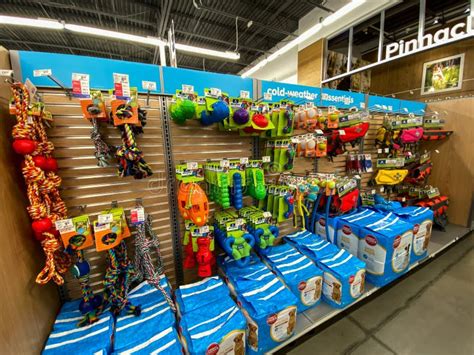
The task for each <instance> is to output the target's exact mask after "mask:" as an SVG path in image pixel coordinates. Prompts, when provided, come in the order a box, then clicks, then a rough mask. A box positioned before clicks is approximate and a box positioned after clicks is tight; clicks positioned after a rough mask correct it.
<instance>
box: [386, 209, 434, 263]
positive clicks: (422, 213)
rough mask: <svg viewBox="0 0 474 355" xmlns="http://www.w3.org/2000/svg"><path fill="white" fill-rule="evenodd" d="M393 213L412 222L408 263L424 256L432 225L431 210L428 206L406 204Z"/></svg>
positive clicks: (426, 251)
mask: <svg viewBox="0 0 474 355" xmlns="http://www.w3.org/2000/svg"><path fill="white" fill-rule="evenodd" d="M395 214H396V215H397V216H399V217H400V218H402V219H403V220H404V221H406V222H408V223H411V224H413V246H412V248H411V256H410V265H411V264H414V263H416V262H418V261H420V260H422V259H424V258H426V256H427V255H428V245H429V243H430V239H431V230H432V227H433V211H432V210H431V209H429V208H428V207H415V206H407V207H403V208H400V209H398V210H396V211H395Z"/></svg>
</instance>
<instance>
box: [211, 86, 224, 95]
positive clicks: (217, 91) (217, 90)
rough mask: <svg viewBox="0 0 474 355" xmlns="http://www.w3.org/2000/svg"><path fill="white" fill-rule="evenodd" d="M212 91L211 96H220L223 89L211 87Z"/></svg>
mask: <svg viewBox="0 0 474 355" xmlns="http://www.w3.org/2000/svg"><path fill="white" fill-rule="evenodd" d="M210 91H211V96H215V97H219V96H221V93H222V92H221V89H218V88H211V89H210Z"/></svg>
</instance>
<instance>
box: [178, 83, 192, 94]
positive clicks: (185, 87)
mask: <svg viewBox="0 0 474 355" xmlns="http://www.w3.org/2000/svg"><path fill="white" fill-rule="evenodd" d="M181 91H182V92H183V94H194V86H193V85H187V84H183V85H181Z"/></svg>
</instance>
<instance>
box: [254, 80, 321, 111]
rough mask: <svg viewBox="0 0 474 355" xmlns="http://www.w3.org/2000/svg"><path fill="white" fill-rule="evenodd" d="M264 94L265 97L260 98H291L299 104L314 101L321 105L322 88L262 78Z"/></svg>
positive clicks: (275, 100) (267, 99)
mask: <svg viewBox="0 0 474 355" xmlns="http://www.w3.org/2000/svg"><path fill="white" fill-rule="evenodd" d="M262 94H263V97H262V98H260V99H264V100H265V101H273V102H277V101H280V100H291V101H293V102H294V103H295V104H297V105H300V104H304V103H305V102H313V103H314V104H315V105H316V106H319V104H320V98H321V89H320V88H316V87H313V86H305V85H296V84H286V83H279V82H276V81H266V80H262ZM270 97H271V99H270Z"/></svg>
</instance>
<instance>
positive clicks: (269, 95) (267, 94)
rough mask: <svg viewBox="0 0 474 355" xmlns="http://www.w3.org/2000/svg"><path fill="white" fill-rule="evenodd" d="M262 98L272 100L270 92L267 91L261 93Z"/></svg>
mask: <svg viewBox="0 0 474 355" xmlns="http://www.w3.org/2000/svg"><path fill="white" fill-rule="evenodd" d="M263 99H264V100H265V101H272V94H270V93H268V92H266V93H264V94H263Z"/></svg>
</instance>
